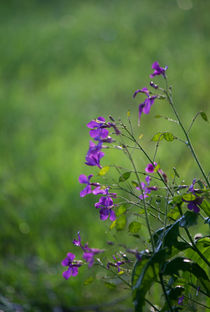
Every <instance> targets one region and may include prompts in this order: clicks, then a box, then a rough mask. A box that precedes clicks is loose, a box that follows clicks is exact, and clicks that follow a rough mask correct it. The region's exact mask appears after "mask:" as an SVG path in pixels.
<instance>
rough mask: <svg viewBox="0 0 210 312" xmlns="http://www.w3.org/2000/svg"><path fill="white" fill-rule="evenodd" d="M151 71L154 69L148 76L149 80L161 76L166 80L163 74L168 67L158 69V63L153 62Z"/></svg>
mask: <svg viewBox="0 0 210 312" xmlns="http://www.w3.org/2000/svg"><path fill="white" fill-rule="evenodd" d="M152 69H154V72H153V73H152V74H151V75H150V78H153V77H155V76H158V75H162V76H163V77H164V78H166V75H165V72H166V70H167V69H168V66H166V67H165V68H163V67H160V65H159V63H158V62H154V63H153V64H152Z"/></svg>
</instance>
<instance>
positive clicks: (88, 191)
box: [80, 185, 91, 197]
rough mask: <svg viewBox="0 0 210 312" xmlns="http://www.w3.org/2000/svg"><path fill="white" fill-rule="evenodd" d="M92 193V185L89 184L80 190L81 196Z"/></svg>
mask: <svg viewBox="0 0 210 312" xmlns="http://www.w3.org/2000/svg"><path fill="white" fill-rule="evenodd" d="M90 193H91V186H90V185H87V186H86V187H85V188H84V190H82V191H81V192H80V197H85V196H86V195H88V194H90Z"/></svg>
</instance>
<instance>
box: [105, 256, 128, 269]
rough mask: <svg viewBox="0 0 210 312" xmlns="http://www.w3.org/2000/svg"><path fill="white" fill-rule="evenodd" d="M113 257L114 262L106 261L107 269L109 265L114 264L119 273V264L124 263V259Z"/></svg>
mask: <svg viewBox="0 0 210 312" xmlns="http://www.w3.org/2000/svg"><path fill="white" fill-rule="evenodd" d="M113 259H114V260H115V263H113V262H108V263H107V269H109V267H110V266H114V267H116V268H117V271H118V273H119V272H120V271H121V268H120V266H121V265H122V264H125V261H118V260H117V259H116V257H115V256H113Z"/></svg>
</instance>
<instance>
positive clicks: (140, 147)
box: [122, 123, 173, 196]
mask: <svg viewBox="0 0 210 312" xmlns="http://www.w3.org/2000/svg"><path fill="white" fill-rule="evenodd" d="M122 126H123V128H124V129H125V131H126V132H127V133H128V134H129V135H130V138H131V140H132V141H133V142H134V143H135V144H136V145H137V146H138V147H139V149H140V150H141V151H142V152H143V153H144V155H145V156H146V157H147V159H148V160H149V161H150V162H151V163H153V161H152V159H151V158H150V157H149V155H148V154H147V153H146V152H145V150H144V149H143V148H142V146H141V145H140V144H139V142H138V141H137V140H136V138H135V137H134V136H133V135H132V133H130V131H129V130H128V129H127V127H126V126H125V125H124V124H123V123H122ZM157 174H158V175H159V177H160V179H161V181H162V182H163V183H164V184H165V186H166V188H167V189H168V190H169V192H170V194H171V195H172V196H173V193H172V191H171V190H170V188H169V186H168V184H167V183H166V182H165V181H164V179H163V177H162V176H161V174H160V173H159V172H158V171H157Z"/></svg>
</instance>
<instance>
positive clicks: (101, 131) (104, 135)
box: [87, 117, 120, 143]
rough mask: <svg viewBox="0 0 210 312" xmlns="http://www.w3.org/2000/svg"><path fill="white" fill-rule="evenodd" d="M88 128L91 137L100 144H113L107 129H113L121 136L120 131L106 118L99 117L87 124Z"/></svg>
mask: <svg viewBox="0 0 210 312" xmlns="http://www.w3.org/2000/svg"><path fill="white" fill-rule="evenodd" d="M87 127H88V128H90V129H91V130H90V132H89V133H90V136H91V137H92V138H93V139H94V140H96V141H99V142H106V143H111V142H112V141H113V140H112V138H111V137H110V136H108V135H109V131H108V130H107V129H106V128H111V127H113V128H114V130H115V134H117V135H118V134H120V131H119V130H118V129H117V127H116V125H115V124H114V123H110V122H107V123H106V121H105V118H103V117H98V118H97V119H95V120H92V121H90V122H89V123H88V124H87Z"/></svg>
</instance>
